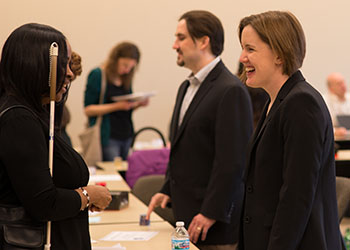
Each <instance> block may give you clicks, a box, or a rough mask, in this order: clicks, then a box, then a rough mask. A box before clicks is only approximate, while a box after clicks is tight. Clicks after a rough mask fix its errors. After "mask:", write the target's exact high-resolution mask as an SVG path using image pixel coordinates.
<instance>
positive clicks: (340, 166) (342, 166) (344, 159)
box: [335, 150, 350, 178]
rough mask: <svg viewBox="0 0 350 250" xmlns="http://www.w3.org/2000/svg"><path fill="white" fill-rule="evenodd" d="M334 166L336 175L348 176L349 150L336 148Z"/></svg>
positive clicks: (349, 167) (349, 169)
mask: <svg viewBox="0 0 350 250" xmlns="http://www.w3.org/2000/svg"><path fill="white" fill-rule="evenodd" d="M335 167H336V169H335V170H336V175H337V176H343V177H348V178H350V150H338V152H337V154H336V158H335Z"/></svg>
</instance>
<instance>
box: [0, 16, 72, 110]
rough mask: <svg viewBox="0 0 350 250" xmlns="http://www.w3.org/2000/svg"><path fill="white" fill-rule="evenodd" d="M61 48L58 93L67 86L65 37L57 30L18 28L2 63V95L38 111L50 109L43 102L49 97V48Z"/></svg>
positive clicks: (38, 26) (32, 25)
mask: <svg viewBox="0 0 350 250" xmlns="http://www.w3.org/2000/svg"><path fill="white" fill-rule="evenodd" d="M53 42H56V43H57V44H58V46H59V55H58V61H57V86H56V89H57V92H59V91H60V90H61V88H62V86H63V83H64V80H65V75H66V66H67V61H68V57H67V44H66V38H65V36H64V35H63V34H62V33H61V32H60V31H58V30H56V29H55V28H53V27H50V26H47V25H43V24H37V23H28V24H24V25H22V26H20V27H19V28H17V29H15V30H14V31H13V32H12V33H11V34H10V36H9V37H8V39H7V40H6V42H5V44H4V47H3V49H2V55H1V61H0V96H1V97H4V96H13V97H15V98H16V99H17V100H19V101H20V102H21V103H23V104H25V105H27V106H30V107H31V108H33V109H34V110H35V111H36V112H38V113H42V112H44V111H45V110H46V109H45V107H44V106H43V104H42V99H43V98H44V97H47V96H49V92H50V88H49V86H48V80H49V70H50V69H49V67H50V58H49V49H50V45H51V44H52V43H53Z"/></svg>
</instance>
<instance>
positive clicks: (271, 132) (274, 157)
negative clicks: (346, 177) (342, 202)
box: [240, 71, 340, 250]
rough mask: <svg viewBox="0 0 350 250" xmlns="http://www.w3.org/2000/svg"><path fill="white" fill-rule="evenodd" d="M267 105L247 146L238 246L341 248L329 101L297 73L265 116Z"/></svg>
mask: <svg viewBox="0 0 350 250" xmlns="http://www.w3.org/2000/svg"><path fill="white" fill-rule="evenodd" d="M267 106H268V105H266V108H265V111H264V114H263V116H262V118H261V120H260V122H259V124H258V126H257V129H256V131H255V133H254V136H253V137H252V141H251V142H250V145H249V151H248V154H249V159H248V164H247V168H246V170H245V175H244V176H245V181H246V190H245V200H244V208H243V217H242V219H243V220H242V225H243V226H242V230H241V234H240V249H241V250H242V249H244V250H267V249H268V250H281V249H283V250H296V249H298V250H314V249H315V250H316V249H317V250H326V249H327V250H338V249H340V245H339V243H340V241H339V239H340V235H339V224H338V215H337V201H336V193H335V167H334V145H333V144H334V141H333V127H332V122H331V118H330V115H329V112H328V109H327V107H326V104H325V103H324V101H323V99H322V97H321V95H320V94H319V93H318V92H317V91H316V90H315V89H314V88H313V87H312V86H311V85H309V84H308V83H307V82H306V81H305V79H304V77H303V76H302V74H301V73H300V71H297V72H296V73H294V74H293V75H292V76H291V77H290V78H289V79H288V81H287V82H286V83H285V84H284V85H283V86H282V88H281V90H280V91H279V93H278V96H277V98H276V100H275V102H274V104H273V106H272V108H271V110H270V112H269V114H268V116H267V117H266V118H265V114H266V111H267ZM243 245H244V246H243Z"/></svg>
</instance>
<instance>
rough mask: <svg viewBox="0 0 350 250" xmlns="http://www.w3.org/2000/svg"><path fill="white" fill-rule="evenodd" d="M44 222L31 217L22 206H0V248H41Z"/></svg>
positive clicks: (8, 249) (43, 241)
mask: <svg viewBox="0 0 350 250" xmlns="http://www.w3.org/2000/svg"><path fill="white" fill-rule="evenodd" d="M45 234H46V223H45V222H38V221H34V220H33V219H31V218H30V217H29V216H28V215H27V214H26V212H25V210H24V208H23V207H0V249H2V250H23V249H31V250H42V249H44V244H45V239H46V237H45Z"/></svg>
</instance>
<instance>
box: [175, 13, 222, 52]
mask: <svg viewBox="0 0 350 250" xmlns="http://www.w3.org/2000/svg"><path fill="white" fill-rule="evenodd" d="M182 19H184V20H185V21H186V24H187V29H188V33H189V34H190V36H191V38H192V40H193V41H194V39H195V38H196V39H198V38H201V37H203V36H208V37H209V39H210V47H211V52H212V53H213V55H215V56H219V55H220V54H221V53H222V51H223V49H224V28H223V27H222V24H221V22H220V20H219V19H218V18H217V17H216V16H215V15H214V14H212V13H210V12H209V11H205V10H192V11H188V12H186V13H185V14H183V15H182V16H181V17H180V19H179V21H180V20H182Z"/></svg>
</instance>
